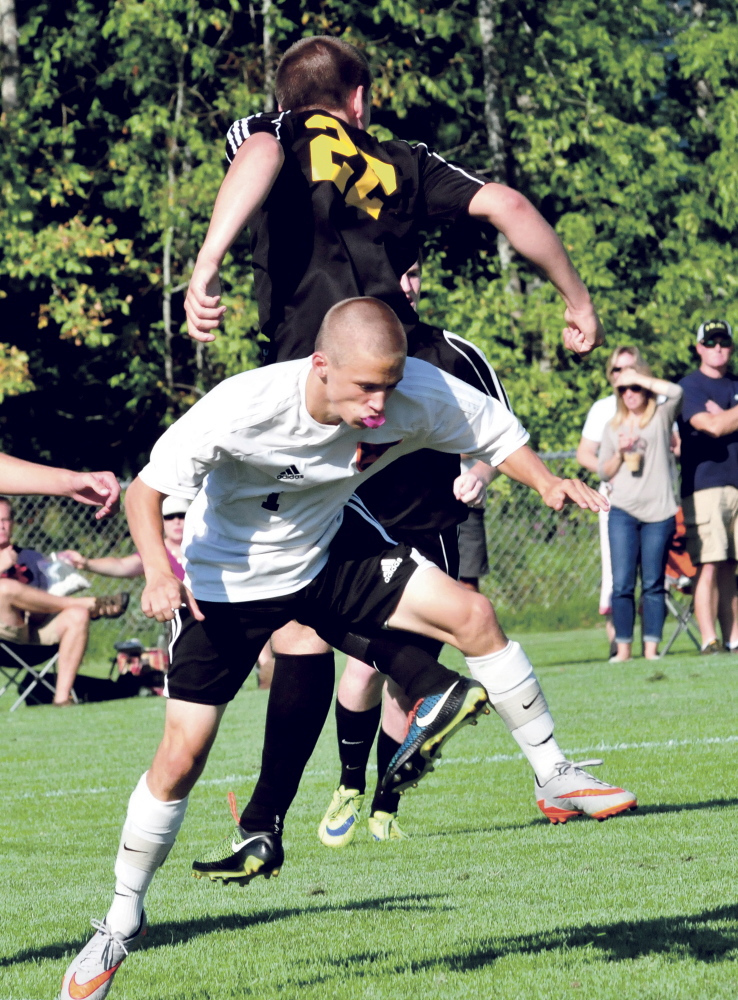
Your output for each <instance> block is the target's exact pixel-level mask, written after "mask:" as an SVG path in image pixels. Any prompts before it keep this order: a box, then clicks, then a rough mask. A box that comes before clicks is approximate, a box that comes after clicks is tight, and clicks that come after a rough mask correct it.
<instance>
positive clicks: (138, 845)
mask: <svg viewBox="0 0 738 1000" xmlns="http://www.w3.org/2000/svg"><path fill="white" fill-rule="evenodd" d="M147 773H148V772H147ZM186 809H187V798H184V799H178V800H177V801H176V802H162V801H160V800H159V799H157V798H156V797H155V796H154V795H152V793H151V791H150V790H149V786H148V785H147V784H146V774H144V775H142V777H141V780H140V781H139V783H138V784H137V785H136V787H135V788H134V790H133V794H132V795H131V798H130V799H129V801H128V813H127V815H126V821H125V823H124V824H123V833H122V835H121V839H120V845H119V847H118V856H117V858H116V860H115V877H116V883H115V895H114V897H113V903H112V906H111V907H110V909H109V910H108V915H107V917H106V918H105V919H106V922H107V925H108V927H110V929H111V930H112V931H117V932H119V933H121V934H124V935H125V936H126V937H130V936H131V934H135V932H136V931H137V930H138V928H139V926H140V924H141V913H142V911H143V901H144V896H145V895H146V890H147V889H148V887H149V885H150V884H151V880H152V879H153V877H154V875H155V874H156V871H157V869H158V868H159V867H161V865H163V864H164V861H165V860H166V857H167V854H169V851H170V850H171V847H172V844H173V843H174V841H175V839H176V837H177V834H178V833H179V828H180V826H181V825H182V820H183V819H184V814H185V810H186Z"/></svg>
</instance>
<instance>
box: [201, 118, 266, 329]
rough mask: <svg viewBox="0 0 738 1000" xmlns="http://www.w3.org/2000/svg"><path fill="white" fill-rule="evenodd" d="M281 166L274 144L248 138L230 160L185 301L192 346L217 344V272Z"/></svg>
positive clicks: (221, 309)
mask: <svg viewBox="0 0 738 1000" xmlns="http://www.w3.org/2000/svg"><path fill="white" fill-rule="evenodd" d="M283 162H284V153H283V151H282V147H281V146H280V144H279V142H278V140H277V139H275V138H274V136H272V135H267V134H266V133H265V132H258V133H257V134H256V135H252V136H250V137H249V138H248V139H247V140H246V141H245V142H244V143H243V145H242V146H241V147H240V148H239V150H238V152H237V153H236V155H235V156H234V158H233V162H232V163H231V166H230V169H229V170H228V173H227V174H226V176H225V178H224V180H223V183H222V184H221V186H220V190H219V191H218V196H217V198H216V199H215V206H214V208H213V214H212V216H211V219H210V226H209V227H208V232H207V235H206V237H205V242H204V243H203V245H202V249H201V250H200V253H199V254H198V256H197V262H196V264H195V269H194V271H193V272H192V278H191V279H190V287H189V288H188V290H187V295H186V297H185V312H186V314H187V332H188V333H189V335H190V337H193V338H194V339H195V340H202V341H205V342H207V341H210V340H215V334H214V333H213V332H212V331H213V330H216V329H217V328H218V327H219V326H220V322H221V320H222V318H223V315H224V313H225V311H226V310H225V306H222V305H221V304H220V278H219V276H218V271H219V269H220V265H221V264H222V263H223V258H224V257H225V255H226V252H227V250H228V248H229V247H230V246H231V244H232V243H233V241H234V240H235V239H236V237H237V236H238V235H239V233H240V232H241V230H242V229H243V228H244V226H246V225H247V223H248V221H249V219H250V218H251V216H252V215H253V213H254V212H255V211H256V210H257V208H259V207H260V206H261V205H262V204H263V203H264V201H265V200H266V197H267V195H268V194H269V192H270V191H271V189H272V185H273V184H274V182H275V180H276V179H277V176H278V175H279V171H280V170H281V169H282V164H283Z"/></svg>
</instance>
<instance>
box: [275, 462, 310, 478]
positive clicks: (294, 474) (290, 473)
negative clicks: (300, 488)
mask: <svg viewBox="0 0 738 1000" xmlns="http://www.w3.org/2000/svg"><path fill="white" fill-rule="evenodd" d="M304 478H305V477H304V476H303V474H302V473H301V472H300V471H298V468H297V466H296V465H290V467H289V468H288V469H285V470H284V472H280V473H279V475H278V476H277V479H304Z"/></svg>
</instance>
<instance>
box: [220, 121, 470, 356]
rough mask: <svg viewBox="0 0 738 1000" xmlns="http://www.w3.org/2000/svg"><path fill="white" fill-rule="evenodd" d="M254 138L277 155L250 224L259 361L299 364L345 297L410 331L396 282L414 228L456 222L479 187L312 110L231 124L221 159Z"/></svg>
mask: <svg viewBox="0 0 738 1000" xmlns="http://www.w3.org/2000/svg"><path fill="white" fill-rule="evenodd" d="M257 132H267V133H268V134H270V135H273V136H275V137H276V138H277V139H278V140H279V142H280V143H281V145H282V148H283V150H284V153H285V161H284V165H283V167H282V169H281V171H280V173H279V176H278V177H277V180H276V182H275V184H274V187H273V188H272V190H271V192H270V194H269V197H268V198H267V199H266V201H265V203H264V205H263V207H262V208H261V209H260V210H259V211H258V212H257V213H255V215H254V217H253V219H252V220H251V223H250V226H251V232H252V241H251V250H252V261H253V267H254V274H255V290H256V297H257V302H258V305H259V325H260V327H261V329H262V332H263V333H265V334H266V335H267V336H268V338H269V341H270V347H269V352H268V356H267V358H266V360H267V361H289V360H291V359H293V358H304V357H307V356H308V355H310V354H311V353H312V351H313V346H314V343H315V337H316V335H317V333H318V329H319V328H320V324H321V322H322V320H323V317H324V316H325V314H326V312H327V311H328V310H329V309H330V308H331V306H333V305H335V304H336V303H337V302H340V301H342V300H343V299H348V298H353V297H355V296H362V295H371V296H374V297H376V298H378V299H381V300H382V301H383V302H386V303H387V304H388V305H389V306H391V307H392V309H394V311H395V312H396V313H397V315H398V316H399V318H400V320H401V321H402V322H403V323H404V324H405V325H406V326H407V327H412V326H414V325H415V323H416V322H417V316H416V314H415V312H414V311H413V309H412V307H411V306H410V304H409V303H408V301H407V299H406V297H405V294H404V293H403V291H402V289H401V287H400V278H401V276H402V275H403V274H404V273H405V271H407V270H408V268H409V267H411V266H412V265H413V264H414V263H415V261H416V260H417V258H418V248H419V236H418V230H419V228H420V227H422V226H423V225H424V224H426V223H427V222H431V221H434V220H439V219H448V220H453V219H455V218H456V217H457V216H458V215H459V214H460V213H461V212H463V211H465V210H466V209H467V208H468V206H469V202H470V201H471V199H472V198H473V197H474V195H475V194H476V192H477V191H478V190H479V188H480V187H481V186H482V185H483V184H484V183H485V181H484V179H483V178H481V177H476V176H474V175H473V174H471V173H468V172H467V171H465V170H462V169H461V168H460V167H457V166H454V165H452V164H450V163H447V162H446V161H445V160H444V159H443V158H442V157H440V156H438V154H437V153H433V152H432V151H431V150H429V149H428V147H427V146H425V145H422V144H419V145H415V146H413V145H410V144H409V143H406V142H402V141H397V140H392V141H390V142H379V141H378V140H377V139H374V138H373V137H372V136H371V135H369V134H368V133H367V132H364V131H362V130H361V129H358V128H354V127H352V126H351V125H348V124H346V122H343V121H341V120H340V119H338V118H336V117H335V116H334V115H331V114H329V113H328V112H325V111H319V110H312V111H301V112H299V113H297V114H292V113H291V112H288V111H287V112H281V113H277V112H275V113H273V114H261V115H253V116H251V117H250V118H243V119H241V120H240V121H237V122H235V123H234V124H233V125H232V126H231V128H230V129H229V131H228V136H227V141H226V153H227V156H228V159H229V160H230V159H232V158H233V156H234V155H235V154H236V152H237V150H238V148H239V146H240V145H241V144H242V143H243V142H244V141H245V140H246V139H247V138H248V137H249V136H250V135H253V134H255V133H257Z"/></svg>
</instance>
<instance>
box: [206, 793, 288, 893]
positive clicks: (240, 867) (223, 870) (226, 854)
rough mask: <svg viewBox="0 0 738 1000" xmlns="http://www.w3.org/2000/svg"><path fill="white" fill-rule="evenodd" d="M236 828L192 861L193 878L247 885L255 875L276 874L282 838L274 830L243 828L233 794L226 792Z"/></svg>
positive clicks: (226, 883)
mask: <svg viewBox="0 0 738 1000" xmlns="http://www.w3.org/2000/svg"><path fill="white" fill-rule="evenodd" d="M228 802H229V804H230V807H231V813H232V815H233V817H234V819H235V820H236V828H235V830H234V831H233V833H232V834H229V836H227V837H226V838H225V839H224V840H223V841H221V843H220V844H219V845H218V847H215V848H213V850H212V851H209V852H208V853H207V854H204V855H203V856H202V857H201V858H197V859H196V860H195V861H193V862H192V876H193V878H209V879H210V881H211V882H218V881H219V882H222V883H223V885H228V883H229V882H235V883H236V884H237V885H248V884H249V882H250V881H251V880H252V879H255V878H256V877H257V876H258V875H263V876H264V878H271V877H272V875H274V876H275V877H276V876H277V875H279V870H280V868H281V867H282V865H283V864H284V851H283V849H282V838H281V836H280V835H279V833H278V832H277V830H259V831H257V832H254V831H253V830H251V831H249V830H244V829H243V828H242V827H241V825H240V823H239V821H238V812H237V810H236V797H235V795H234V794H233V792H229V793H228Z"/></svg>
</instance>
